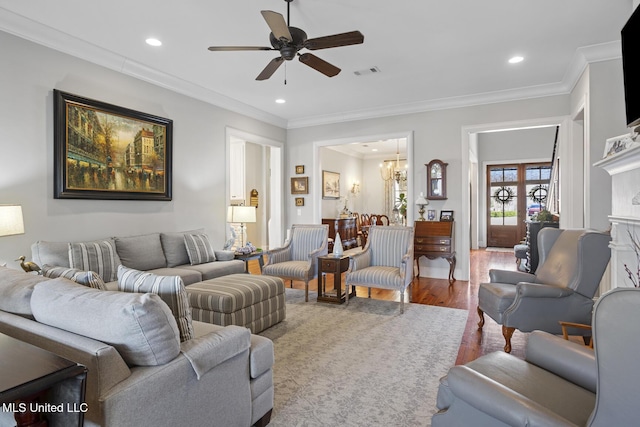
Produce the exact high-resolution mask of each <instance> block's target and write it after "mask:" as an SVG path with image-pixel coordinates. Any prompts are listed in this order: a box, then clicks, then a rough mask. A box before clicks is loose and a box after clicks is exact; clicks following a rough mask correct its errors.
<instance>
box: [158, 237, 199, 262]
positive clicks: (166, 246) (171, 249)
mask: <svg viewBox="0 0 640 427" xmlns="http://www.w3.org/2000/svg"><path fill="white" fill-rule="evenodd" d="M185 234H204V229H199V230H190V231H181V232H174V233H160V242H161V243H162V250H163V251H164V256H165V258H166V259H167V267H169V268H171V267H177V266H179V265H185V264H189V262H190V261H189V254H188V253H187V247H186V246H185V244H184V235H185Z"/></svg>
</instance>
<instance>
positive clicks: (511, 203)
mask: <svg viewBox="0 0 640 427" xmlns="http://www.w3.org/2000/svg"><path fill="white" fill-rule="evenodd" d="M550 172H551V165H550V164H549V163H520V164H511V165H492V166H488V167H487V183H488V185H487V189H488V191H487V207H488V209H487V210H488V212H487V224H488V225H487V246H491V247H503V248H509V247H513V246H514V245H516V244H518V243H520V242H521V241H522V240H523V239H524V237H525V233H526V226H525V222H526V221H529V220H531V218H532V217H533V216H534V215H535V214H537V213H538V212H540V210H541V209H544V208H545V205H546V200H547V190H548V187H549V178H550Z"/></svg>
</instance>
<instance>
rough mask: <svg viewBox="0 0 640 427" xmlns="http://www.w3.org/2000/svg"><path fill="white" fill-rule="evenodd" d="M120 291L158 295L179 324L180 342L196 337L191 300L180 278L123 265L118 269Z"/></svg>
mask: <svg viewBox="0 0 640 427" xmlns="http://www.w3.org/2000/svg"><path fill="white" fill-rule="evenodd" d="M118 289H119V290H121V291H124V292H141V293H143V292H144V293H147V292H150V293H154V294H157V295H158V296H160V298H161V299H162V301H164V302H165V303H166V304H167V306H169V308H170V309H171V312H172V313H173V316H174V317H175V319H176V322H177V323H178V329H179V330H180V340H181V341H186V340H190V339H192V338H193V337H194V335H193V324H192V320H191V307H189V298H188V296H187V291H186V290H185V289H184V283H183V282H182V279H181V278H180V276H158V275H155V274H152V273H149V272H144V271H139V270H134V269H132V268H127V267H124V266H122V265H121V266H120V267H119V268H118Z"/></svg>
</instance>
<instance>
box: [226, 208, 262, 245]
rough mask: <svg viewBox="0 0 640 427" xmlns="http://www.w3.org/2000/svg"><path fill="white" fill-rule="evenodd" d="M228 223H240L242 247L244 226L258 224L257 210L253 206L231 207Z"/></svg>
mask: <svg viewBox="0 0 640 427" xmlns="http://www.w3.org/2000/svg"><path fill="white" fill-rule="evenodd" d="M227 222H235V223H240V247H243V246H244V227H245V226H244V224H245V223H246V222H256V208H255V207H253V206H229V209H228V210H227Z"/></svg>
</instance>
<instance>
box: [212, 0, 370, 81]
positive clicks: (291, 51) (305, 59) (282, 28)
mask: <svg viewBox="0 0 640 427" xmlns="http://www.w3.org/2000/svg"><path fill="white" fill-rule="evenodd" d="M284 1H285V2H287V21H285V20H284V16H282V15H281V14H279V13H277V12H274V11H272V10H263V11H261V12H260V13H261V14H262V17H263V18H264V20H265V21H266V22H267V25H268V26H269V29H270V30H271V33H270V34H269V41H270V43H271V47H263V46H211V47H209V50H210V51H212V52H229V51H247V50H258V51H260V50H277V51H279V52H280V56H278V57H276V58H274V59H272V60H271V61H270V62H269V63H268V64H267V66H266V67H265V68H264V69H263V70H262V72H260V74H258V77H256V80H267V79H268V78H269V77H271V76H272V75H273V73H275V72H276V70H277V69H278V68H279V67H280V65H282V63H283V62H284V61H291V60H293V59H294V58H295V57H296V56H297V57H298V60H299V61H300V62H302V63H303V64H305V65H307V66H309V67H311V68H313V69H314V70H316V71H319V72H320V73H322V74H324V75H325V76H327V77H333V76H336V75H338V73H340V71H341V70H340V68H338V67H336V66H335V65H332V64H330V63H328V62H327V61H325V60H323V59H320V58H319V57H317V56H316V55H314V54H312V53H299V52H300V50H302V49H308V50H319V49H329V48H334V47H341V46H350V45H355V44H361V43H363V42H364V36H363V35H362V33H361V32H360V31H350V32H347V33H341V34H333V35H330V36H324V37H316V38H313V39H307V33H305V32H304V31H303V30H301V29H300V28H297V27H292V26H290V25H289V5H290V3H291V2H292V1H293V0H284Z"/></svg>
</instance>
